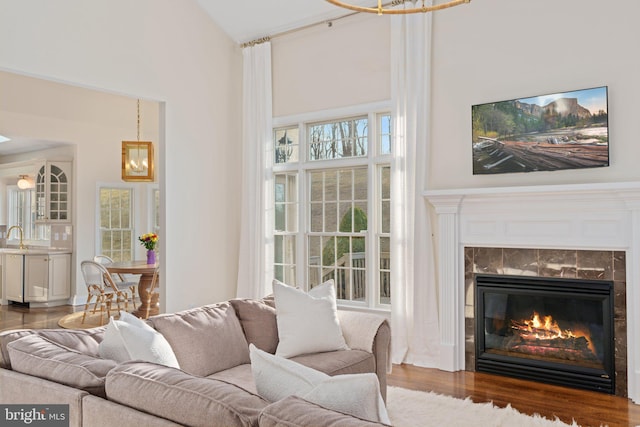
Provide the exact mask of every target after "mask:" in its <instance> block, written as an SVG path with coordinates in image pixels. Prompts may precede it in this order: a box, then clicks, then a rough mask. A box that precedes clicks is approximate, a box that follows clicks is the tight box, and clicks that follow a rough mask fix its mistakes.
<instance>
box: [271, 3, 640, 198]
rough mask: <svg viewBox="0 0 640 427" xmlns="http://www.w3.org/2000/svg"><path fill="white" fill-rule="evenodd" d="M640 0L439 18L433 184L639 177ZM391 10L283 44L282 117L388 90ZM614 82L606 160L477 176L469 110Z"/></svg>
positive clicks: (477, 8)
mask: <svg viewBox="0 0 640 427" xmlns="http://www.w3.org/2000/svg"><path fill="white" fill-rule="evenodd" d="M638 15H640V2H637V1H626V2H616V4H615V5H614V4H609V3H603V2H602V1H600V0H563V1H560V2H559V1H556V0H537V1H530V0H475V1H472V2H471V3H469V4H465V5H461V6H458V7H455V8H452V9H447V10H443V11H439V12H435V13H434V14H433V41H432V46H433V50H432V55H433V56H432V62H433V74H432V88H431V90H432V110H433V112H432V114H431V117H430V118H425V119H429V122H430V123H431V127H432V131H431V138H432V147H433V148H432V153H431V164H430V165H425V167H427V168H428V170H429V182H428V183H425V187H427V188H429V189H443V188H468V187H494V186H511V185H540V184H556V183H557V184H567V183H589V182H615V181H631V180H639V179H640V168H638V167H637V166H636V163H637V160H636V159H638V158H640V144H638V143H637V136H636V126H634V125H633V124H634V120H635V117H636V116H637V115H638V105H640V104H638V103H637V99H639V96H638V95H640V79H638V76H639V75H640V55H637V54H636V51H637V42H638V40H640V26H638V25H636V24H635V19H636V17H637V16H638ZM389 20H390V17H388V16H382V17H380V16H376V15H367V16H359V17H352V18H347V19H344V20H340V21H336V22H335V23H334V25H333V27H331V28H328V27H326V26H324V25H323V26H318V27H314V28H312V29H309V30H304V31H299V32H296V33H292V34H289V35H286V36H283V37H278V38H275V39H274V40H273V70H274V73H273V74H274V77H273V82H274V83H273V84H274V90H273V96H274V115H275V116H283V115H290V114H298V113H303V112H309V111H316V110H322V109H326V108H332V107H338V106H345V105H352V104H357V103H364V102H370V101H376V100H384V99H388V98H389V97H390V84H389V78H390V70H389V51H388V49H389V25H388V23H389ZM605 85H606V86H608V87H609V122H610V123H609V126H610V129H609V130H610V163H611V166H609V167H607V168H598V169H583V170H566V171H555V172H535V173H521V174H500V175H482V176H474V175H473V174H472V153H471V106H472V105H474V104H479V103H483V102H490V101H501V100H507V99H513V98H518V97H526V96H533V95H538V94H546V93H553V92H559V91H566V90H573V89H584V88H590V87H594V86H605Z"/></svg>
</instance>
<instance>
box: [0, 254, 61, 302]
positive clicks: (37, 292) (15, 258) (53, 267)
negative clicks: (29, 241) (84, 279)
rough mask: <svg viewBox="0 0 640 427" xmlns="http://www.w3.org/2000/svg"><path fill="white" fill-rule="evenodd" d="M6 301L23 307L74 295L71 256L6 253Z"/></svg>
mask: <svg viewBox="0 0 640 427" xmlns="http://www.w3.org/2000/svg"><path fill="white" fill-rule="evenodd" d="M3 264H4V265H5V266H6V267H5V268H3V269H2V271H3V283H4V284H5V287H4V288H5V296H4V298H5V299H6V300H9V301H16V302H20V303H48V302H50V301H58V300H66V299H67V298H69V297H70V295H71V286H70V285H71V254H68V253H38V254H17V253H6V254H5V255H4V260H3Z"/></svg>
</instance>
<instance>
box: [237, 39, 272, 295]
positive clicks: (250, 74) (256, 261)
mask: <svg viewBox="0 0 640 427" xmlns="http://www.w3.org/2000/svg"><path fill="white" fill-rule="evenodd" d="M242 55H243V86H242V91H243V97H242V129H243V133H242V160H243V168H242V177H243V180H242V211H241V230H240V254H239V262H238V288H237V296H238V297H240V298H261V297H263V296H265V295H267V294H268V293H270V292H271V282H270V280H269V279H270V278H271V277H273V272H272V271H271V270H270V269H269V268H270V267H269V266H271V264H272V263H271V261H272V260H273V236H272V233H271V235H270V234H269V233H270V230H271V227H270V226H267V225H268V224H271V222H272V221H273V216H272V202H271V201H272V200H271V199H272V196H271V194H272V181H273V178H272V176H271V169H270V165H271V164H272V161H271V157H272V156H273V141H272V140H273V136H272V126H271V120H272V104H271V43H270V42H265V43H261V44H257V45H255V46H249V47H245V48H244V49H243V51H242Z"/></svg>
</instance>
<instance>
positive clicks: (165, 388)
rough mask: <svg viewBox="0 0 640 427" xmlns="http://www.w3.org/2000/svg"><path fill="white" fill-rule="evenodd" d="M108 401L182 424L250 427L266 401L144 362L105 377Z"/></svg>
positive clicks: (231, 388)
mask: <svg viewBox="0 0 640 427" xmlns="http://www.w3.org/2000/svg"><path fill="white" fill-rule="evenodd" d="M106 391H107V398H108V399H109V400H111V401H114V402H118V403H122V404H123V405H126V406H130V407H132V408H136V409H139V410H141V411H144V412H147V413H149V414H153V415H156V416H159V417H162V418H166V419H168V420H171V421H174V422H176V423H179V424H182V425H189V426H224V427H233V426H250V425H256V424H257V419H258V415H259V414H260V412H261V411H262V409H263V408H265V407H266V406H267V404H268V403H267V402H266V401H265V400H264V399H262V398H261V397H260V396H257V395H255V394H253V393H249V392H248V391H246V390H244V389H242V388H240V387H238V386H235V385H233V384H229V383H226V382H223V381H219V380H213V379H209V378H199V377H195V376H192V375H189V374H187V373H185V372H183V371H181V370H178V369H174V368H169V367H166V366H162V365H156V364H153V363H145V362H127V363H123V364H122V365H119V366H118V367H117V368H115V369H113V370H112V371H111V372H109V374H108V375H107V383H106Z"/></svg>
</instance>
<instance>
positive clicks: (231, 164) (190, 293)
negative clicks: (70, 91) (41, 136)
mask: <svg viewBox="0 0 640 427" xmlns="http://www.w3.org/2000/svg"><path fill="white" fill-rule="evenodd" d="M0 10H2V13H1V14H0V69H4V70H8V71H14V72H19V73H24V74H27V75H33V76H38V77H44V78H47V79H52V80H57V81H61V82H69V83H73V84H77V85H80V86H85V87H90V88H100V89H105V90H108V91H112V92H115V93H120V94H126V95H130V96H133V97H134V98H136V97H140V98H143V99H148V100H156V101H161V102H162V103H161V105H160V113H159V115H160V119H161V122H160V125H161V134H160V136H159V141H158V146H159V157H160V159H162V160H163V161H162V162H161V164H160V165H159V166H160V167H159V170H158V173H159V176H160V177H161V179H160V188H161V192H162V195H163V197H164V198H163V201H162V205H163V211H164V215H163V217H162V219H161V220H162V229H163V236H164V237H163V238H164V240H165V241H164V242H163V245H162V250H161V259H162V261H163V262H162V269H163V271H162V277H163V286H166V293H165V295H166V298H165V299H164V301H163V302H164V303H165V304H166V310H167V311H174V310H177V309H181V308H186V307H189V306H192V305H200V304H203V303H208V302H215V301H220V300H224V299H227V298H230V297H231V296H233V295H234V294H235V283H236V276H237V251H238V245H237V240H238V235H239V224H238V218H239V216H240V215H239V200H238V192H239V191H238V190H239V183H240V177H241V175H240V174H241V172H240V152H241V150H240V148H241V147H240V129H241V128H240V121H241V119H240V114H241V105H240V102H241V87H240V85H241V75H242V71H241V70H242V64H241V54H240V49H239V47H238V46H236V45H235V44H234V43H233V42H232V41H231V40H230V39H229V38H228V37H227V36H226V35H225V34H223V33H222V32H221V31H220V29H219V28H218V27H217V26H216V25H215V24H213V23H212V21H211V20H210V19H209V18H208V17H207V15H206V14H205V13H204V12H203V11H202V10H201V9H200V8H199V7H198V6H197V5H196V4H195V2H193V1H190V0H188V1H187V0H183V1H180V2H175V1H168V0H165V1H158V0H139V1H135V2H130V1H128V0H95V1H91V2H86V1H83V0H59V1H56V2H51V1H48V0H30V1H27V2H14V1H11V0H0ZM163 118H164V122H163V121H162V119H163ZM163 125H164V129H163ZM134 130H135V128H134ZM132 137H135V134H134V135H132ZM118 138H120V137H119V136H118ZM132 139H133V138H132ZM89 158H91V154H90V152H78V156H77V158H76V163H77V165H76V171H77V175H76V182H78V183H81V184H79V189H78V191H79V192H81V193H82V192H85V191H86V192H87V194H88V192H89V191H91V192H95V184H94V185H91V184H86V186H85V184H84V183H83V178H84V177H86V176H87V174H88V173H90V172H91V171H90V170H88V169H90V166H87V163H85V162H87V159H89ZM103 161H104V164H105V165H106V163H107V162H110V161H116V162H118V164H119V157H118V156H117V155H116V156H114V157H113V158H111V160H109V159H108V158H107V157H105V158H104V159H103ZM88 187H92V188H91V189H89V188H88ZM78 217H79V218H78V223H77V224H78V225H77V226H78V229H83V230H84V229H89V228H90V227H89V225H88V223H89V222H93V221H94V219H93V217H89V216H88V215H87V216H86V217H85V216H84V215H83V213H82V209H80V211H79V212H78ZM80 218H82V219H80ZM87 238H89V237H87ZM77 239H78V241H79V242H80V241H81V240H83V237H82V235H81V234H78V235H77ZM91 239H93V234H92V236H91ZM78 246H79V247H78V249H79V250H82V251H83V252H84V251H86V250H87V249H86V248H85V243H84V242H83V243H81V244H79V245H78ZM81 248H82V249H81Z"/></svg>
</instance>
